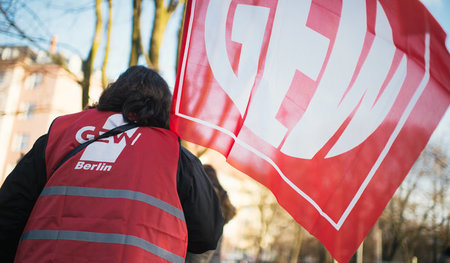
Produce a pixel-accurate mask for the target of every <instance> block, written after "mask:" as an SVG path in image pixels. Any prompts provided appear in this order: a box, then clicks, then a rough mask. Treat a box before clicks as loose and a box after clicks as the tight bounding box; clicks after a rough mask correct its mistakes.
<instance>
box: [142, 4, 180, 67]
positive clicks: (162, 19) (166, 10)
mask: <svg viewBox="0 0 450 263" xmlns="http://www.w3.org/2000/svg"><path fill="white" fill-rule="evenodd" d="M165 2H167V4H166V3H165ZM153 3H154V7H155V12H154V17H153V28H152V32H151V35H150V45H149V51H148V53H149V59H150V61H151V66H153V68H154V69H155V70H157V71H158V70H159V50H160V49H161V45H162V41H163V37H164V32H165V31H166V28H167V23H168V22H169V19H170V17H171V16H172V14H173V12H174V11H175V9H176V8H177V6H178V5H179V4H182V3H184V0H178V1H177V0H170V1H164V0H153Z"/></svg>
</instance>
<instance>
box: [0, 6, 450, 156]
mask: <svg viewBox="0 0 450 263" xmlns="http://www.w3.org/2000/svg"><path fill="white" fill-rule="evenodd" d="M421 1H422V3H423V4H424V5H425V6H426V7H427V8H428V10H429V11H430V12H431V14H432V15H433V16H434V17H435V18H436V20H437V21H438V22H439V23H440V24H441V26H442V27H443V29H444V30H445V31H446V32H447V35H448V34H449V33H450V0H421ZM15 2H17V3H21V2H22V3H25V4H26V6H20V5H18V6H16V8H18V11H19V12H18V13H17V16H16V17H15V19H16V21H17V24H19V25H20V26H22V28H23V29H24V30H25V31H26V32H27V33H28V34H30V35H32V36H34V37H38V38H42V39H43V40H45V41H44V42H42V43H41V46H42V47H43V48H47V47H48V43H49V40H50V39H51V36H53V35H56V36H57V37H58V45H59V46H58V48H59V50H58V51H60V52H63V53H65V54H69V53H74V54H78V55H80V56H81V57H86V56H87V53H88V51H89V47H90V42H91V39H92V36H93V25H94V23H95V20H94V9H93V2H94V1H92V0H78V1H73V0H58V1H52V0H44V1H43V0H31V1H30V0H28V1H25V0H22V1H15ZM103 2H104V1H103ZM104 4H105V3H104ZM131 5H132V1H129V0H115V1H114V5H113V10H114V21H113V35H112V41H111V45H112V46H111V50H112V52H111V54H110V61H109V64H108V68H107V75H108V77H109V78H110V79H116V78H117V77H118V75H119V74H120V73H121V72H123V71H124V70H125V69H126V68H127V66H128V59H129V58H128V55H129V50H130V40H129V35H130V34H131V19H130V18H131V16H130V14H131V12H132V11H131V7H132V6H131ZM104 9H106V8H104ZM67 10H69V11H67ZM152 14H153V7H152V4H151V1H143V11H142V18H141V19H142V21H141V27H142V38H143V42H144V43H143V44H144V46H148V42H149V38H150V36H149V35H150V30H151V24H152V21H151V19H152ZM181 15H182V10H181V8H178V9H177V10H176V11H175V13H174V15H173V18H172V19H171V20H170V21H169V25H168V27H167V31H166V35H165V37H164V42H163V45H162V49H161V51H160V68H161V70H162V72H161V74H162V75H163V77H164V78H165V79H166V80H167V82H168V83H169V86H171V87H173V85H174V82H175V60H176V58H175V52H174V51H175V50H176V45H177V41H176V37H177V33H178V32H177V31H178V24H179V21H180V19H181ZM36 17H39V19H36ZM104 17H106V14H105V15H104ZM1 19H3V18H0V23H1V22H3V21H2V20H1ZM0 29H1V28H0ZM18 43H22V44H25V45H26V44H28V43H26V42H23V41H19V40H18V39H17V37H13V36H5V35H4V34H0V45H8V44H18ZM103 44H104V43H103ZM446 44H447V49H448V50H450V39H449V38H447V41H446ZM103 55H104V54H103V49H102V48H100V51H99V54H98V58H97V59H96V62H95V65H96V67H97V68H100V66H101V63H102V60H103ZM447 134H450V110H447V114H446V115H445V117H444V118H443V120H442V121H441V123H440V125H439V127H438V129H437V130H436V131H435V133H434V134H433V137H432V138H431V141H432V142H435V143H441V144H442V143H444V144H445V145H447V146H446V148H447V151H448V153H449V154H450V136H448V135H447ZM446 135H447V136H446Z"/></svg>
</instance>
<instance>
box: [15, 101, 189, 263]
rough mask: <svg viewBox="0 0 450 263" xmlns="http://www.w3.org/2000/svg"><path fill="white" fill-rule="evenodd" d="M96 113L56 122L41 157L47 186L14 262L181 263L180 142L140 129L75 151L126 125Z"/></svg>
mask: <svg viewBox="0 0 450 263" xmlns="http://www.w3.org/2000/svg"><path fill="white" fill-rule="evenodd" d="M123 123H124V121H123V118H122V116H121V114H115V113H112V112H99V111H97V110H95V109H93V110H87V111H83V112H80V113H76V114H72V115H67V116H63V117H60V118H58V119H56V120H55V122H54V123H53V124H52V127H51V129H50V132H49V138H48V144H47V148H46V152H45V160H46V167H47V168H46V169H47V175H48V181H47V184H46V186H45V187H44V189H43V191H42V193H41V195H40V197H39V198H38V200H37V202H36V204H35V206H34V208H33V211H32V213H31V215H30V218H29V220H28V222H27V225H26V227H25V230H24V233H23V235H22V238H21V241H20V244H19V247H18V250H17V254H16V260H15V262H27V263H29V262H33V263H37V262H77V263H79V262H105V263H106V262H108V263H111V262H127V263H129V262H132V263H137V262H177V263H178V262H180V263H181V262H184V258H185V255H186V248H187V228H186V223H185V220H184V214H183V211H182V207H181V204H180V201H179V198H178V194H177V182H176V173H177V167H178V157H179V143H178V138H177V136H176V135H175V134H174V133H173V132H171V131H169V130H166V129H160V128H150V127H139V128H134V129H130V130H128V131H126V132H125V133H122V134H118V135H115V136H111V137H108V138H106V139H101V140H98V141H96V142H94V143H91V144H90V145H89V146H87V147H86V148H85V149H84V150H82V151H81V152H79V153H77V154H76V155H75V156H73V157H71V158H70V159H69V160H68V161H66V162H65V163H64V164H63V165H62V166H61V167H59V168H58V169H57V170H56V171H54V170H55V167H56V166H57V165H58V163H59V162H60V160H61V159H62V158H63V157H64V156H65V155H67V153H69V152H70V151H71V150H72V149H73V148H75V147H76V146H77V145H79V144H80V143H83V142H84V141H86V140H89V139H92V138H93V137H96V136H98V134H99V133H100V132H105V131H106V130H109V129H111V128H114V127H116V126H119V125H121V124H123Z"/></svg>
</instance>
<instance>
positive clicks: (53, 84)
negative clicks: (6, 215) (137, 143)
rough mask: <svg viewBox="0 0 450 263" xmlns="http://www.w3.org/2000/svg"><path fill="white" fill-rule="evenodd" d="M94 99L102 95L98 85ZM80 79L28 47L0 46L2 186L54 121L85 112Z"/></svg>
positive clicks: (0, 160) (0, 152)
mask: <svg viewBox="0 0 450 263" xmlns="http://www.w3.org/2000/svg"><path fill="white" fill-rule="evenodd" d="M93 84H94V85H92V86H93V87H92V88H91V95H92V96H91V98H93V100H94V101H95V100H96V98H98V96H99V94H100V92H101V85H100V82H94V83H93ZM81 94H82V93H81V87H80V86H79V85H78V84H77V81H76V77H74V75H72V74H70V73H68V72H67V70H65V69H64V68H63V67H62V66H60V65H56V64H53V63H50V59H48V57H46V56H45V55H44V56H43V55H42V54H39V53H38V54H36V53H34V52H33V51H32V50H30V49H29V48H27V47H12V46H3V47H2V46H0V185H1V184H2V183H3V181H4V179H5V178H6V176H7V175H8V174H9V172H10V171H11V170H12V169H13V168H14V167H15V165H16V164H17V162H18V161H19V160H20V158H21V157H22V156H23V155H24V154H25V153H27V152H28V151H29V150H30V149H31V147H32V146H33V143H34V142H35V141H36V139H37V138H39V137H40V136H41V135H43V134H45V133H47V130H48V128H49V126H50V124H51V123H52V121H53V120H54V119H55V118H56V117H58V116H60V115H63V114H68V113H74V112H77V111H80V110H81Z"/></svg>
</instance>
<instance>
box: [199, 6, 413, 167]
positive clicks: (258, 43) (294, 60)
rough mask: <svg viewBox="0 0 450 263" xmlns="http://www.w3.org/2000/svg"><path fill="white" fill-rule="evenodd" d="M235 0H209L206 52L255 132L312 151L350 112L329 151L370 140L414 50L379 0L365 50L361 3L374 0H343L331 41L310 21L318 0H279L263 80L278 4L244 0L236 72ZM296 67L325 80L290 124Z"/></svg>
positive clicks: (293, 149) (290, 149)
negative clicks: (287, 108)
mask: <svg viewBox="0 0 450 263" xmlns="http://www.w3.org/2000/svg"><path fill="white" fill-rule="evenodd" d="M231 2H232V0H211V1H210V2H209V5H208V10H207V14H206V20H205V48H206V54H207V57H208V61H209V63H210V66H211V70H212V72H213V74H214V77H215V79H216V80H217V82H218V83H219V84H220V86H221V87H222V88H223V90H224V91H225V92H226V93H227V94H228V96H229V97H230V98H231V100H232V101H233V102H234V104H235V105H236V107H237V108H238V109H239V111H240V113H241V116H242V117H244V116H245V122H244V125H245V126H246V127H248V128H249V129H250V130H251V131H252V132H253V133H255V134H256V135H257V136H259V137H260V138H261V139H263V140H265V141H266V142H268V143H269V144H271V145H273V146H274V147H275V148H279V149H280V150H281V152H282V153H284V154H286V155H289V156H293V157H298V158H303V159H311V158H313V157H314V156H315V155H316V154H317V153H318V152H319V151H320V150H321V149H322V148H323V147H324V146H325V145H326V144H327V142H328V141H329V140H330V139H331V138H332V137H333V136H334V135H335V134H336V132H338V130H339V129H340V128H341V127H342V126H343V125H344V123H345V122H346V120H350V121H349V122H348V124H347V125H346V126H345V129H344V130H343V132H342V134H340V135H339V139H338V140H337V141H336V143H334V145H333V147H332V148H331V149H330V150H329V151H328V153H327V155H326V157H327V158H329V157H333V156H337V155H340V154H342V153H345V152H347V151H349V150H351V149H353V148H355V147H356V146H358V145H359V144H361V143H363V142H364V141H365V140H366V139H367V138H368V137H369V136H370V135H371V134H372V133H373V132H374V131H375V130H376V129H377V128H378V127H379V126H380V125H381V124H382V123H383V121H384V120H385V118H386V116H387V115H388V114H389V112H390V111H391V109H392V106H393V105H394V102H395V101H396V99H397V97H398V96H399V93H400V89H401V87H402V85H403V83H404V81H405V78H406V73H407V58H406V55H405V54H404V53H403V52H401V51H400V50H398V49H397V48H396V46H395V44H394V41H393V32H392V28H391V26H390V24H389V20H388V18H387V16H386V13H385V11H384V10H383V7H382V6H381V4H380V3H378V1H377V6H376V13H375V16H376V18H375V21H376V22H375V37H374V39H373V42H372V43H371V44H370V45H371V46H370V48H369V51H368V53H367V55H365V56H363V48H364V47H365V37H366V34H367V33H368V32H367V21H368V17H367V14H366V12H361V11H360V10H366V8H367V7H366V1H361V0H343V1H342V10H341V18H340V22H339V26H338V28H337V32H336V37H335V39H334V42H333V45H332V46H331V42H330V39H328V38H327V37H325V36H324V35H322V34H320V33H319V32H317V31H314V30H313V29H311V28H309V27H308V26H307V20H308V16H309V15H310V8H311V0H278V3H277V7H276V12H275V15H274V18H273V24H272V31H271V34H270V41H269V43H268V46H267V54H266V56H265V62H264V72H263V74H262V77H261V79H260V80H259V82H258V84H257V85H256V84H255V83H256V76H257V73H258V65H259V63H260V61H261V59H262V58H261V52H262V47H263V38H264V35H265V34H266V31H267V28H268V21H269V13H270V9H269V8H267V7H262V6H254V5H247V4H238V5H237V7H236V10H235V12H234V16H233V21H232V26H231V40H232V41H234V42H237V43H240V44H241V45H242V48H241V53H240V57H239V66H238V71H237V73H236V74H235V73H234V71H233V68H232V65H231V63H230V60H229V58H228V54H227V39H226V37H227V34H226V25H227V22H228V21H227V19H229V14H228V12H229V9H230V5H231ZM349 44H351V45H349ZM349 46H351V48H349ZM328 52H329V55H328V56H329V57H328V60H326V57H327V53H328ZM396 53H397V54H400V59H399V61H400V62H399V63H394V56H395V55H396ZM296 71H300V72H302V73H303V74H304V75H306V76H307V77H308V78H310V79H312V80H314V81H317V87H316V90H315V92H314V95H313V97H312V98H311V100H310V101H309V104H308V107H307V108H306V110H305V112H304V113H303V115H302V117H301V119H300V120H299V121H298V122H297V123H296V124H295V125H294V126H293V128H292V130H291V131H288V128H287V127H285V126H284V125H283V124H282V123H280V122H279V121H278V120H277V118H276V117H277V114H278V112H279V110H280V107H281V104H282V102H283V100H284V99H285V97H286V94H287V93H288V90H289V87H290V85H291V83H292V81H293V78H294V75H295V73H296ZM321 72H322V74H320V73H321ZM287 114H289V113H287ZM299 145H300V146H301V147H299Z"/></svg>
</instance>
